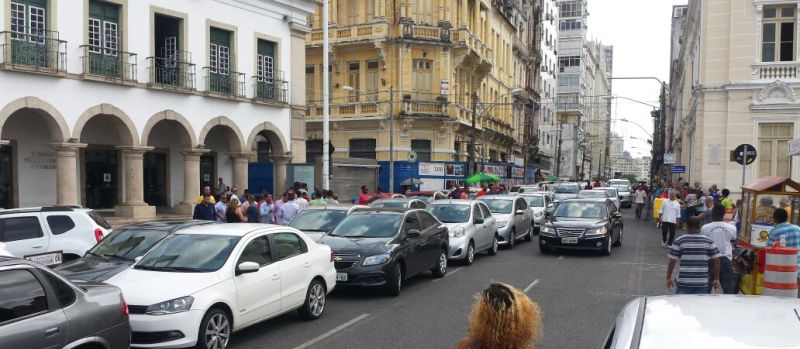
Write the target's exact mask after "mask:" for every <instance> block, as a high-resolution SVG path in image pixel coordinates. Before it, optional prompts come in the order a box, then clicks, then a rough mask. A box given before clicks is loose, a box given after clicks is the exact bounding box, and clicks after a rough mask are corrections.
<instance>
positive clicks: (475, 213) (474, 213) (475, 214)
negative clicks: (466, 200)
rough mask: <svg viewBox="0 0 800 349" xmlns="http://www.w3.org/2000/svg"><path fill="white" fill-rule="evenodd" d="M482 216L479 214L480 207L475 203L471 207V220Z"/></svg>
mask: <svg viewBox="0 0 800 349" xmlns="http://www.w3.org/2000/svg"><path fill="white" fill-rule="evenodd" d="M479 218H483V217H482V216H481V209H480V205H475V206H473V207H472V220H473V221H475V220H476V219H479Z"/></svg>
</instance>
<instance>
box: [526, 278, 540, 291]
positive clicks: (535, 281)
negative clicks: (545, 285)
mask: <svg viewBox="0 0 800 349" xmlns="http://www.w3.org/2000/svg"><path fill="white" fill-rule="evenodd" d="M537 284H539V279H536V280H533V282H531V284H530V285H528V287H525V289H524V290H523V291H522V293H528V291H530V290H531V289H532V288H533V286H536V285H537Z"/></svg>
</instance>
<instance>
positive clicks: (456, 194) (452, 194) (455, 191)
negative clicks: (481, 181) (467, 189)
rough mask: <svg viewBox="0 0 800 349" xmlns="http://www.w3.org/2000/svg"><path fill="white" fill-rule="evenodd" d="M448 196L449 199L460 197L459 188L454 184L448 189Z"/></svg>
mask: <svg viewBox="0 0 800 349" xmlns="http://www.w3.org/2000/svg"><path fill="white" fill-rule="evenodd" d="M449 197H450V198H451V199H460V198H461V188H460V187H459V186H458V184H456V186H455V187H454V188H453V190H452V191H450V195H449Z"/></svg>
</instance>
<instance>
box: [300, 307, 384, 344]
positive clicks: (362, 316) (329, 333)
mask: <svg viewBox="0 0 800 349" xmlns="http://www.w3.org/2000/svg"><path fill="white" fill-rule="evenodd" d="M367 316H369V314H361V315H359V316H358V317H356V318H355V319H353V320H350V321H348V322H345V323H343V324H341V325H339V327H336V328H334V329H332V330H330V331H328V332H325V333H323V334H322V335H320V336H319V337H317V338H314V339H312V340H310V341H308V342H305V343H303V344H300V345H299V346H297V347H295V348H294V349H305V348H310V347H311V346H312V345H314V344H317V343H319V342H321V341H323V340H324V339H325V338H328V337H330V336H333V335H335V334H336V333H338V332H340V331H342V330H344V329H345V328H348V327H350V326H352V325H353V324H355V323H356V322H359V321H361V320H364V319H365V318H366V317H367Z"/></svg>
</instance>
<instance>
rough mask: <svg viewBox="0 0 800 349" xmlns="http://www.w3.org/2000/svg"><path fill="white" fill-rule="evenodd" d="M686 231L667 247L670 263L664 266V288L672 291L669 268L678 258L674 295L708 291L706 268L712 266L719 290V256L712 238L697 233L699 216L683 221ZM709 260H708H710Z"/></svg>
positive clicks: (705, 292) (673, 267) (716, 287)
mask: <svg viewBox="0 0 800 349" xmlns="http://www.w3.org/2000/svg"><path fill="white" fill-rule="evenodd" d="M686 226H687V229H688V230H687V232H686V234H684V235H682V236H681V237H679V238H678V239H676V240H675V242H673V243H672V246H670V248H669V256H668V257H669V265H667V289H668V290H670V291H672V286H673V282H672V271H673V270H675V264H676V263H677V262H678V261H680V269H679V270H678V278H677V279H676V280H675V281H676V282H675V284H676V285H677V286H678V287H677V288H676V289H675V294H707V293H708V292H709V289H710V288H709V287H708V279H709V278H708V268H709V264H711V266H712V269H713V275H714V278H713V280H714V281H713V286H714V288H715V289H720V288H721V287H722V286H721V285H720V283H719V257H720V256H722V254H720V252H719V249H717V246H716V245H714V241H713V240H711V239H709V238H708V237H706V236H705V235H703V234H700V218H698V217H689V219H687V220H686ZM709 261H711V263H709Z"/></svg>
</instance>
